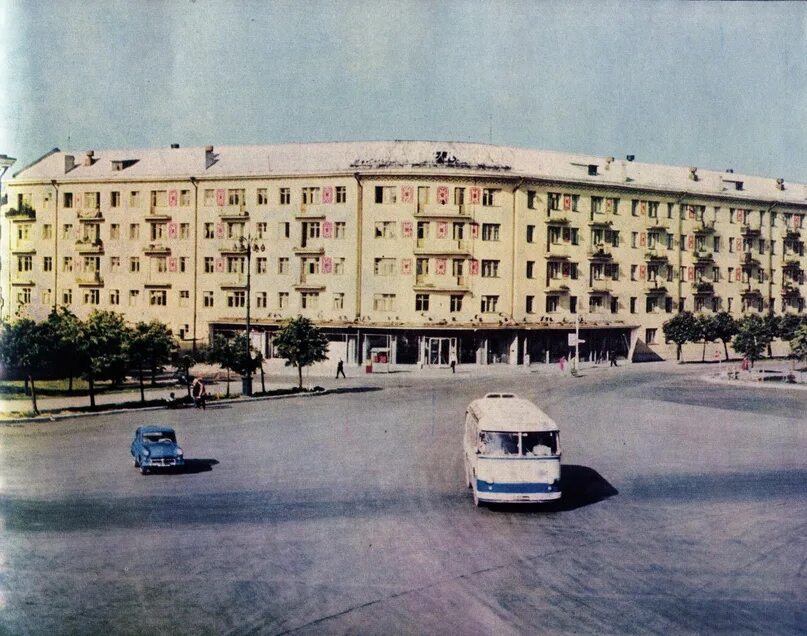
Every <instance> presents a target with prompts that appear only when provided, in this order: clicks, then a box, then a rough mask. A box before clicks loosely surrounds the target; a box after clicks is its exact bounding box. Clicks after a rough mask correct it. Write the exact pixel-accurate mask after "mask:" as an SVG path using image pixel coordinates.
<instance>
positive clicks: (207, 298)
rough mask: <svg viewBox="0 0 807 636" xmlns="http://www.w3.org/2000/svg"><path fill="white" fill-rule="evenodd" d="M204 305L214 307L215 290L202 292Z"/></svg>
mask: <svg viewBox="0 0 807 636" xmlns="http://www.w3.org/2000/svg"><path fill="white" fill-rule="evenodd" d="M202 305H204V306H205V307H212V306H213V292H212V291H206V292H202Z"/></svg>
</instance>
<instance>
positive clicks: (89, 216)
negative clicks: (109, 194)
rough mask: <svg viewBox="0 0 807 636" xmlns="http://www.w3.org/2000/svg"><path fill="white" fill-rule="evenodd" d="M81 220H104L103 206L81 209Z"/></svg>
mask: <svg viewBox="0 0 807 636" xmlns="http://www.w3.org/2000/svg"><path fill="white" fill-rule="evenodd" d="M76 216H78V220H79V221H99V222H100V221H103V220H104V215H103V213H102V212H101V208H88V209H85V210H79V211H78V214H77V215H76Z"/></svg>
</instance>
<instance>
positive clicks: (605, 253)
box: [587, 244, 611, 260]
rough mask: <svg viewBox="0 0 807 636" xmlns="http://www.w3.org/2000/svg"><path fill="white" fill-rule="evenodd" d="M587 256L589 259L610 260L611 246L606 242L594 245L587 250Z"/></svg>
mask: <svg viewBox="0 0 807 636" xmlns="http://www.w3.org/2000/svg"><path fill="white" fill-rule="evenodd" d="M587 254H588V258H589V259H591V260H610V259H611V248H610V246H608V245H606V244H601V245H595V246H594V247H593V248H592V249H590V250H588V252H587Z"/></svg>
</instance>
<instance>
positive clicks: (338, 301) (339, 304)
mask: <svg viewBox="0 0 807 636" xmlns="http://www.w3.org/2000/svg"><path fill="white" fill-rule="evenodd" d="M344 307H345V295H344V294H343V293H342V292H337V293H335V294H334V295H333V308H334V309H344Z"/></svg>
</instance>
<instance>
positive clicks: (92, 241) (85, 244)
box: [76, 238, 104, 254]
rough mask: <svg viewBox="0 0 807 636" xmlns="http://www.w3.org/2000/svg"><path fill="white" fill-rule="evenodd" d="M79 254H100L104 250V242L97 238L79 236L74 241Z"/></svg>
mask: <svg viewBox="0 0 807 636" xmlns="http://www.w3.org/2000/svg"><path fill="white" fill-rule="evenodd" d="M76 250H77V251H78V253H79V254H100V253H101V252H103V251H104V242H103V241H102V240H101V239H99V238H86V239H84V238H81V239H78V240H77V241H76Z"/></svg>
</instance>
